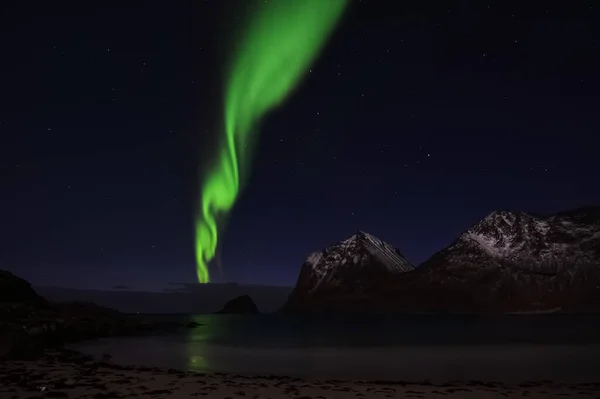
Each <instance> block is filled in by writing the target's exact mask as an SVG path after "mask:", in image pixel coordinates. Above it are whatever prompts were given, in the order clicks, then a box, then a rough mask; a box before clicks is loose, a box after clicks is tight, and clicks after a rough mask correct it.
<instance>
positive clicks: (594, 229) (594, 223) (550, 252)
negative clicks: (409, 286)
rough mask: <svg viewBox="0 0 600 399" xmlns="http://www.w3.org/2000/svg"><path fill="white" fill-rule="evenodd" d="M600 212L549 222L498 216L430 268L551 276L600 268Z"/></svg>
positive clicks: (441, 254) (545, 218)
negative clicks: (502, 269) (506, 268)
mask: <svg viewBox="0 0 600 399" xmlns="http://www.w3.org/2000/svg"><path fill="white" fill-rule="evenodd" d="M599 210H600V208H593V207H589V208H581V209H577V210H575V211H571V212H562V213H557V214H554V215H549V216H539V215H533V214H529V213H525V212H510V211H495V212H492V213H491V214H489V215H488V216H487V217H485V218H484V219H482V220H481V221H479V222H478V223H476V224H474V225H473V226H472V227H471V228H469V229H468V230H467V231H466V232H464V233H463V234H461V235H460V237H459V238H458V239H457V240H456V241H454V242H453V243H452V244H451V245H450V246H449V247H447V248H445V249H444V250H442V251H441V252H439V253H437V254H435V255H434V256H433V257H432V258H431V259H430V260H429V261H427V262H425V265H427V264H431V263H432V262H435V263H440V262H442V263H444V264H445V265H446V267H448V266H451V265H460V266H461V267H462V266H465V265H467V264H472V265H473V266H477V267H489V266H492V265H498V264H503V265H511V266H512V267H516V268H521V269H525V270H529V271H539V272H548V273H556V272H558V271H560V270H562V269H565V268H566V271H569V269H572V266H573V265H575V264H578V265H584V264H595V265H599V263H598V261H599V260H600V211H599ZM599 266H600V265H599ZM571 271H572V270H571Z"/></svg>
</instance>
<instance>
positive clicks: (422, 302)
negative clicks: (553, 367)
mask: <svg viewBox="0 0 600 399" xmlns="http://www.w3.org/2000/svg"><path fill="white" fill-rule="evenodd" d="M365 234H366V233H365ZM385 245H386V246H387V247H392V246H391V245H389V244H385ZM330 247H335V245H334V246H330ZM330 247H327V248H325V249H324V250H323V251H322V252H321V253H327V251H328V250H329V249H328V248H330ZM392 248H393V247H392ZM339 249H340V247H338V248H337V249H335V248H334V251H335V250H337V251H339ZM341 249H343V248H341ZM396 251H397V252H398V253H399V254H400V251H398V250H396ZM311 255H313V256H316V255H314V253H313V254H311ZM311 255H309V257H308V258H307V260H306V261H305V263H304V264H303V266H302V270H301V273H300V276H299V278H298V283H297V284H296V287H295V288H294V290H293V291H292V293H291V294H290V297H289V298H288V301H287V302H286V304H285V305H284V307H283V308H282V310H283V311H290V312H304V313H310V312H317V311H324V310H327V311H332V312H335V311H352V312H353V311H374V312H390V311H392V312H484V313H485V312H522V311H547V310H549V309H558V308H560V309H563V310H564V311H577V310H582V309H588V308H590V307H592V308H594V309H597V310H600V206H585V207H579V208H576V209H573V210H568V211H561V212H556V213H553V214H549V215H536V214H532V213H528V212H519V211H508V210H496V211H493V212H491V213H489V214H488V215H486V216H485V217H484V218H482V219H480V220H479V221H477V222H475V223H473V224H472V225H471V226H470V227H469V228H467V229H466V230H465V231H463V232H462V233H461V234H460V235H459V236H458V237H457V238H456V239H455V240H453V241H452V242H451V243H450V244H449V245H448V246H446V247H445V248H442V249H441V250H439V251H437V252H435V253H434V254H433V255H432V256H431V257H430V258H429V259H427V260H426V261H425V262H423V263H421V265H419V266H418V267H416V268H414V267H412V269H410V270H406V271H405V272H403V273H389V272H388V273H379V274H377V273H372V274H371V275H368V278H366V279H365V280H364V281H362V282H356V281H351V283H352V286H358V287H360V289H359V290H355V291H354V292H352V293H350V292H349V290H348V289H340V288H339V287H343V286H346V285H350V282H349V281H348V280H353V279H355V278H356V277H355V276H353V277H349V276H347V275H346V274H344V273H340V272H338V273H337V279H335V281H334V283H335V284H330V282H329V281H328V282H327V283H329V286H326V287H323V286H322V284H324V282H323V281H324V280H323V281H321V282H320V289H319V291H320V292H319V293H318V295H315V294H314V293H311V292H310V291H309V290H308V289H307V288H309V287H310V284H307V283H306V281H305V280H306V276H303V271H304V274H305V275H306V271H305V270H306V269H307V266H306V264H307V262H308V263H309V264H311V263H312V264H314V263H315V262H314V259H311ZM345 256H346V255H344V254H338V257H339V258H343V257H345ZM411 266H412V265H411ZM312 269H314V265H313V266H312ZM303 279H304V280H303Z"/></svg>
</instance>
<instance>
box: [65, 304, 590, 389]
mask: <svg viewBox="0 0 600 399" xmlns="http://www.w3.org/2000/svg"><path fill="white" fill-rule="evenodd" d="M148 317H149V318H152V319H155V320H162V321H173V322H180V323H189V322H196V323H198V324H200V325H199V326H198V327H195V328H189V329H182V330H181V331H179V332H170V333H167V332H162V333H154V334H152V335H142V336H135V337H114V338H104V339H99V340H93V341H86V342H81V343H78V344H75V345H73V346H72V348H73V349H76V350H79V351H81V352H83V353H86V354H88V355H92V356H94V357H97V358H101V357H102V356H106V355H107V354H108V355H110V356H111V360H110V361H111V362H114V363H117V364H121V365H132V366H133V365H137V366H140V365H143V366H155V367H164V368H176V369H182V370H189V371H197V372H225V373H235V374H244V375H283V376H290V377H298V378H305V379H318V380H323V379H338V380H340V379H343V380H349V379H351V380H386V381H399V380H402V381H422V380H431V381H436V380H439V381H451V380H461V381H465V380H467V381H468V380H482V381H502V382H522V381H540V380H553V381H564V382H597V381H598V380H599V379H600V372H599V370H600V317H598V316H597V315H590V314H585V315H568V314H547V315H502V316H475V315H406V316H395V317H391V316H390V317H384V316H352V317H339V318H331V317H329V318H326V317H320V318H319V317H301V316H288V315H280V314H273V315H251V316H246V315H244V316H242V315H149V316H148Z"/></svg>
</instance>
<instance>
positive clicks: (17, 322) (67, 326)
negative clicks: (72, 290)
mask: <svg viewBox="0 0 600 399" xmlns="http://www.w3.org/2000/svg"><path fill="white" fill-rule="evenodd" d="M178 327H180V326H176V325H166V324H158V323H154V322H150V321H148V320H145V319H144V318H143V317H139V316H134V315H126V314H123V313H120V312H117V311H115V310H112V309H107V308H103V307H101V306H96V305H94V304H92V303H61V304H58V303H51V302H49V301H46V300H45V299H44V298H42V297H40V296H39V295H38V294H37V293H36V292H35V290H33V288H31V285H30V284H29V283H28V282H27V281H25V280H23V279H21V278H19V277H17V276H15V275H13V274H11V273H9V272H6V271H0V359H32V358H36V357H39V356H41V355H42V353H43V352H44V350H45V349H48V348H56V347H60V346H61V345H63V344H65V343H72V342H77V341H81V340H86V339H94V338H101V337H109V336H117V335H131V334H140V333H143V332H147V331H155V330H157V329H167V328H178Z"/></svg>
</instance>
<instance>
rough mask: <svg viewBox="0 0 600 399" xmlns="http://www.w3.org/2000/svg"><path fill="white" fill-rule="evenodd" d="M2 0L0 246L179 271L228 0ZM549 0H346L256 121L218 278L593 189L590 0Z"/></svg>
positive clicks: (80, 276)
mask: <svg viewBox="0 0 600 399" xmlns="http://www.w3.org/2000/svg"><path fill="white" fill-rule="evenodd" d="M323 1H326V0H323ZM12 3H14V4H13V6H12V7H13V8H11V9H8V8H6V6H4V5H3V7H4V9H3V10H2V12H0V15H1V17H0V19H1V25H0V26H2V31H3V34H2V37H1V39H0V41H1V45H2V52H1V54H0V60H1V64H0V69H1V73H0V76H1V79H2V80H1V81H2V85H1V90H2V95H1V96H0V98H1V101H2V103H1V104H0V132H1V135H0V137H1V142H0V156H1V158H0V193H1V197H0V242H1V250H0V268H3V269H8V270H11V271H13V272H15V273H17V274H19V275H21V276H23V277H25V278H27V279H29V280H31V281H32V282H34V283H36V284H50V285H62V286H71V287H97V288H100V287H112V286H115V285H125V286H134V287H136V288H141V289H156V288H157V287H158V288H160V287H164V286H166V285H167V283H168V282H188V283H189V282H194V281H195V271H194V268H195V265H194V252H193V210H194V206H195V198H196V197H197V190H198V184H197V182H198V165H199V164H200V161H201V160H202V158H203V157H204V156H207V155H209V152H210V150H211V148H212V146H211V143H214V141H215V139H216V138H217V137H219V135H220V134H222V132H221V131H219V130H217V129H215V127H216V126H218V125H219V123H220V122H221V120H220V118H221V115H222V98H223V96H222V90H221V88H222V85H221V82H222V81H223V79H224V75H223V72H224V62H223V61H224V60H225V59H226V57H227V56H228V48H229V47H231V45H232V44H233V43H232V41H231V39H230V38H229V36H228V35H229V33H230V32H231V31H233V28H234V27H235V26H236V21H238V20H239V16H240V12H241V9H240V7H239V3H238V2H234V1H229V0H207V1H189V2H188V1H172V2H165V1H161V2H158V1H150V0H149V1H143V2H142V1H127V2H123V1H120V2H115V3H111V2H109V1H99V2H76V3H75V2H74V3H65V2H12ZM545 3H546V5H544V4H543V3H538V2H529V1H518V2H511V1H487V2H486V1H473V2H450V1H440V2H428V1H389V2H386V1H374V0H371V1H369V0H363V1H353V2H352V3H351V6H350V8H349V9H348V12H347V13H346V14H345V17H344V19H343V21H342V23H341V25H340V26H339V28H338V29H337V31H336V33H335V35H334V36H333V37H332V39H331V41H330V42H329V44H328V46H327V47H326V48H325V50H324V52H323V54H322V55H321V57H320V58H319V60H318V61H317V63H316V64H315V65H313V67H312V72H311V73H309V74H308V75H307V78H306V79H305V80H304V82H303V84H302V85H301V87H299V88H298V89H297V90H296V91H295V92H294V94H293V96H292V97H291V98H290V99H289V100H288V101H287V102H286V103H285V105H284V106H283V107H281V108H279V109H278V110H276V111H275V112H273V113H272V114H271V115H270V116H269V117H268V118H267V119H266V120H265V121H264V124H263V126H262V131H261V136H260V139H259V144H258V147H257V153H256V161H255V163H254V165H253V170H252V173H251V178H250V180H249V182H248V185H247V187H246V190H245V191H244V192H243V194H242V196H241V197H240V198H239V201H238V203H237V205H236V207H235V209H234V211H233V212H232V214H231V215H230V218H229V224H228V226H227V229H226V231H225V234H224V236H223V241H222V242H223V246H222V248H221V250H220V252H221V261H222V265H223V270H224V276H219V274H218V273H213V275H214V276H215V278H216V279H217V280H218V281H235V282H239V283H261V284H276V285H293V284H294V283H295V280H296V278H297V275H298V272H299V269H300V266H301V264H302V261H303V258H304V257H305V256H306V255H307V254H308V253H309V252H310V251H313V250H317V249H320V248H322V247H324V246H325V245H328V244H331V243H333V242H336V241H338V240H340V239H343V238H345V237H346V236H348V235H350V234H352V233H353V232H354V231H355V230H358V229H362V230H365V231H367V232H370V233H372V234H374V235H376V236H378V237H379V238H381V239H383V240H385V241H387V242H389V243H391V244H393V245H396V246H398V247H399V248H400V249H401V251H402V252H403V253H404V254H405V255H406V256H407V257H408V258H409V259H410V260H411V261H413V262H415V263H420V262H422V261H424V260H425V259H427V257H428V256H430V255H431V254H432V253H433V252H434V251H436V250H438V249H440V248H442V247H444V246H445V245H447V244H449V243H450V242H451V241H452V240H453V239H454V238H455V237H456V236H457V235H458V234H460V232H461V231H462V230H464V229H465V228H467V227H468V226H469V225H470V224H472V223H474V222H476V221H477V220H478V219H479V218H481V217H483V216H485V214H486V213H488V212H490V211H492V210H494V209H498V208H503V209H514V210H528V211H534V212H542V213H547V212H554V211H557V210H563V209H568V208H574V207H578V206H581V205H585V204H591V203H598V202H599V201H600V188H599V186H598V184H597V181H598V176H599V175H600V162H598V151H599V150H598V148H599V144H600V139H599V138H598V133H599V132H600V112H599V105H600V99H599V95H598V93H599V89H600V77H599V76H600V75H599V73H598V71H600V6H596V5H595V3H594V2H591V1H587V2H583V1H581V2H580V1H571V2H560V3H557V2H545ZM125 4H126V5H125ZM558 4H562V6H560V7H559V6H558ZM14 7H18V8H14Z"/></svg>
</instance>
